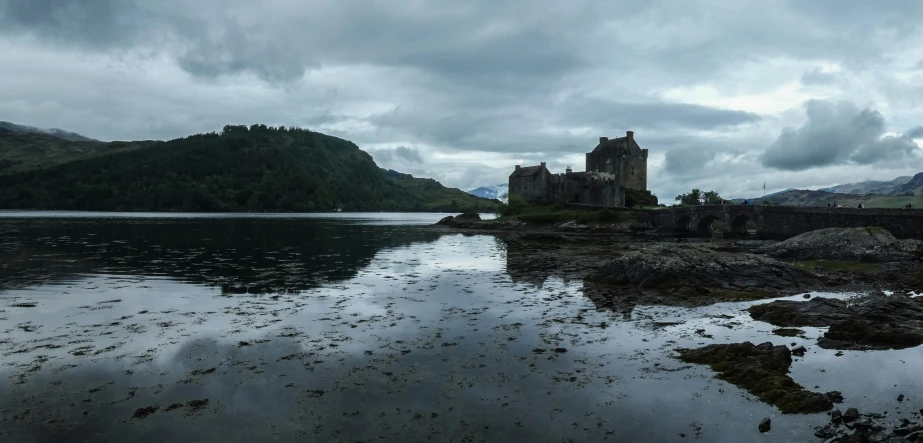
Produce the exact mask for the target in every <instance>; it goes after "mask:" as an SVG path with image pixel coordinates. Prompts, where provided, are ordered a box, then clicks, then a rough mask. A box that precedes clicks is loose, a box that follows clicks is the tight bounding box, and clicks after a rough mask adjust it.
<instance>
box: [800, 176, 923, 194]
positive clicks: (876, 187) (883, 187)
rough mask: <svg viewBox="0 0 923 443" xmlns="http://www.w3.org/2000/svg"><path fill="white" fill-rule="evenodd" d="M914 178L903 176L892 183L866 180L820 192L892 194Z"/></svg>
mask: <svg viewBox="0 0 923 443" xmlns="http://www.w3.org/2000/svg"><path fill="white" fill-rule="evenodd" d="M911 178H913V177H910V176H903V177H898V178H895V179H894V180H891V181H875V180H866V181H863V182H859V183H846V184H843V185H836V186H831V187H829V188H821V189H818V191H826V192H835V193H838V194H884V195H888V194H891V193H893V192H894V191H895V189H897V188H898V187H899V186H901V185H903V184H906V183H907V182H909V181H910V179H911Z"/></svg>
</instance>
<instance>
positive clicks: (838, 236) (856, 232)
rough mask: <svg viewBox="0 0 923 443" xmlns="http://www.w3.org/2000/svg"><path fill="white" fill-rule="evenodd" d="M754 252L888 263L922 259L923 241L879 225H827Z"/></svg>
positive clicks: (788, 258)
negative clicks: (845, 226)
mask: <svg viewBox="0 0 923 443" xmlns="http://www.w3.org/2000/svg"><path fill="white" fill-rule="evenodd" d="M754 252H756V253H759V254H766V255H769V256H772V257H776V258H780V259H784V260H842V261H857V262H874V263H886V262H895V261H907V260H913V259H915V258H920V257H921V253H923V242H921V241H920V240H912V239H906V240H901V239H898V238H896V237H894V235H892V234H891V233H890V232H888V231H886V230H884V229H882V228H876V227H868V228H828V229H818V230H816V231H811V232H806V233H804V234H801V235H797V236H795V237H792V238H790V239H787V240H784V241H781V242H778V243H773V244H769V245H765V246H762V247H760V248H758V249H756V250H755V251H754Z"/></svg>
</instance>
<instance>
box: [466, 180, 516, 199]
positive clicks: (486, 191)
mask: <svg viewBox="0 0 923 443" xmlns="http://www.w3.org/2000/svg"><path fill="white" fill-rule="evenodd" d="M468 193H469V194H471V195H476V196H478V197H481V198H488V199H497V200H500V201H503V202H506V200H507V196H506V195H507V193H509V185H508V184H506V183H503V184H500V185H493V186H482V187H480V188H477V189H472V190H470V191H468Z"/></svg>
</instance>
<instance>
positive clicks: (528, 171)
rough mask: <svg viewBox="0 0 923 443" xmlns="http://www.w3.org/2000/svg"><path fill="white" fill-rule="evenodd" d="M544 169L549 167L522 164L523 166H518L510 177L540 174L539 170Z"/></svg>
mask: <svg viewBox="0 0 923 443" xmlns="http://www.w3.org/2000/svg"><path fill="white" fill-rule="evenodd" d="M542 169H547V168H545V165H538V166H521V167H518V168H516V170H515V171H513V173H512V174H510V177H527V176H530V175H535V174H538V173H539V172H541V170H542Z"/></svg>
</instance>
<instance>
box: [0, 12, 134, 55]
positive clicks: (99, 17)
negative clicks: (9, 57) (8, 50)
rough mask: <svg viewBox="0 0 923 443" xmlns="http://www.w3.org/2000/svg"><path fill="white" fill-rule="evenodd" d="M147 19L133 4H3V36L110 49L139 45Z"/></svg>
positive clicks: (0, 25) (0, 14) (0, 17)
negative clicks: (26, 34) (27, 35)
mask: <svg viewBox="0 0 923 443" xmlns="http://www.w3.org/2000/svg"><path fill="white" fill-rule="evenodd" d="M145 15H146V12H145V11H143V10H142V9H141V8H139V7H138V5H137V4H136V3H134V2H132V1H121V0H82V1H71V0H0V32H3V33H22V32H30V33H33V34H36V35H38V36H40V37H42V38H45V39H48V40H52V41H55V42H57V43H62V44H68V45H74V46H87V47H90V48H94V49H111V48H114V47H125V46H131V45H134V44H136V43H138V41H137V37H138V36H139V35H140V34H141V32H142V29H144V26H143V23H144V21H145V20H144V16H145Z"/></svg>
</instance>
